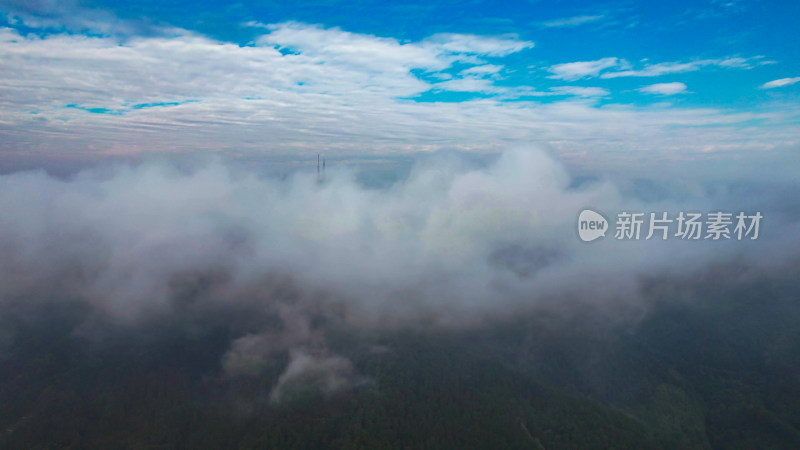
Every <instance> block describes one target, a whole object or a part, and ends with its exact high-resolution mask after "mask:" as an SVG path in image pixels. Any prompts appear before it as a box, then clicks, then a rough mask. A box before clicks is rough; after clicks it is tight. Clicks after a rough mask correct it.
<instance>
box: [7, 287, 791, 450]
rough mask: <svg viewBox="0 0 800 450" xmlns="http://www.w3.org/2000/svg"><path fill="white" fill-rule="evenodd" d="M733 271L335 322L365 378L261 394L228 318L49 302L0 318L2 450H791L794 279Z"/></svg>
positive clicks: (263, 389) (277, 366) (334, 331)
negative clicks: (496, 314)
mask: <svg viewBox="0 0 800 450" xmlns="http://www.w3.org/2000/svg"><path fill="white" fill-rule="evenodd" d="M726 284H727V286H726V287H722V285H720V284H718V283H716V282H715V281H713V280H712V281H704V282H702V283H696V284H695V285H694V286H688V287H686V286H684V287H681V288H675V284H674V283H670V284H667V285H660V284H659V282H658V281H653V282H652V283H651V285H650V286H649V288H648V289H650V296H651V297H652V306H651V308H650V310H649V311H648V313H647V314H646V315H645V316H644V317H643V318H641V319H640V320H638V321H635V322H630V321H625V322H621V323H620V324H613V325H609V324H603V323H601V322H602V321H592V320H591V319H589V318H585V317H579V318H573V319H572V320H566V319H564V318H563V317H562V316H560V315H558V314H555V313H552V312H550V313H548V312H542V311H540V312H537V313H533V312H532V313H531V314H529V315H519V316H517V317H514V318H513V319H509V318H505V319H503V320H497V321H487V322H486V323H484V324H481V325H475V326H470V327H452V328H441V327H424V326H418V327H403V328H399V329H397V328H396V329H392V330H384V331H379V330H375V329H371V330H354V329H350V328H346V327H330V329H328V330H327V331H326V333H327V341H328V344H327V345H329V346H330V347H331V348H332V349H335V350H336V351H337V352H338V353H339V354H343V355H346V356H347V357H348V358H349V359H350V360H351V361H353V364H354V366H355V367H354V372H355V373H357V374H358V378H359V380H360V381H359V382H357V383H353V384H352V385H351V386H350V387H349V388H348V389H344V390H339V391H336V392H335V393H332V394H327V393H325V392H323V391H322V390H321V389H320V387H319V386H316V385H314V384H313V383H309V384H308V385H302V384H300V385H298V386H296V388H295V389H293V390H291V391H290V393H289V394H288V397H285V398H284V400H283V401H281V402H280V403H276V402H274V401H270V397H269V392H270V390H271V388H272V386H273V385H274V384H275V382H276V379H277V377H278V375H279V373H280V372H281V368H282V367H283V366H284V365H285V363H286V361H285V357H284V358H283V360H281V358H280V357H278V358H277V359H276V361H274V365H273V366H271V367H267V368H266V369H265V370H264V371H263V372H262V373H261V374H260V375H259V376H239V377H231V376H225V375H224V374H223V373H222V368H221V360H222V357H223V354H224V353H225V351H226V350H227V349H228V348H229V347H230V345H231V339H232V336H231V330H230V329H229V328H227V327H226V326H225V323H226V322H225V319H224V318H220V319H218V320H217V321H216V323H215V324H214V326H207V327H200V328H195V329H191V330H188V329H187V328H186V327H177V326H175V324H174V323H154V324H151V325H149V326H148V327H147V328H145V329H137V330H136V333H137V334H138V335H139V336H141V335H144V336H146V338H141V337H139V338H136V339H134V338H132V337H131V336H130V335H129V334H130V333H131V332H132V331H131V330H125V329H120V330H118V331H107V332H106V333H105V334H104V335H103V337H102V339H99V338H96V337H94V338H93V337H91V336H89V337H87V336H86V335H85V334H80V333H76V331H75V330H76V327H78V326H79V325H80V324H81V323H82V322H83V321H84V320H85V317H84V313H85V311H83V310H82V309H81V308H80V307H79V306H75V305H70V304H69V303H68V302H49V303H43V305H47V308H48V309H47V310H45V309H44V306H41V308H42V309H40V310H37V311H38V312H39V314H38V316H36V319H35V320H31V319H26V320H22V319H21V317H23V316H25V315H23V314H21V313H20V314H17V315H16V316H15V315H14V314H13V313H8V314H6V315H5V316H4V317H3V319H2V322H3V325H4V329H6V330H11V329H13V330H14V337H13V338H9V337H6V338H5V339H4V342H5V344H4V347H3V348H2V351H1V352H0V355H1V356H0V447H2V448H14V449H16V448H19V449H23V448H24V449H36V448H242V449H245V448H370V449H380V448H534V449H542V448H546V449H559V448H571V449H575V448H637V449H641V448H664V449H674V448H683V449H691V448H725V449H727V448H753V449H755V448H759V449H764V448H786V449H796V448H800V304H799V303H798V301H797V300H798V298H797V291H796V288H795V287H794V284H796V282H792V281H791V280H790V281H786V280H784V281H783V282H782V281H780V280H774V279H764V280H756V281H751V282H748V283H747V284H746V285H745V286H743V285H742V284H737V283H735V282H733V283H726ZM687 290H690V291H691V292H692V293H693V297H692V299H691V300H687V301H676V300H675V298H677V297H681V292H684V291H687ZM684 297H685V296H684ZM698 299H700V300H698ZM20 307H21V306H20ZM29 316H30V315H27V316H26V317H29Z"/></svg>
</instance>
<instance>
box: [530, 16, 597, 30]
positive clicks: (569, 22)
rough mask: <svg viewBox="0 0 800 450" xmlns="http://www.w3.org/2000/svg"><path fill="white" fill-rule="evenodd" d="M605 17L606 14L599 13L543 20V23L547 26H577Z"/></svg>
mask: <svg viewBox="0 0 800 450" xmlns="http://www.w3.org/2000/svg"><path fill="white" fill-rule="evenodd" d="M603 17H605V15H603V14H597V15H592V16H575V17H567V18H564V19H556V20H550V21H547V22H542V24H541V25H542V26H543V27H546V28H563V27H576V26H578V25H583V24H586V23H590V22H596V21H598V20H600V19H602V18H603Z"/></svg>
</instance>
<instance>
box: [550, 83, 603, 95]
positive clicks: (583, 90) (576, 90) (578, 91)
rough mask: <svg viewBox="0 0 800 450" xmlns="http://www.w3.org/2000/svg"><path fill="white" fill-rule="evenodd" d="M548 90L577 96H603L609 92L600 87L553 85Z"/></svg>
mask: <svg viewBox="0 0 800 450" xmlns="http://www.w3.org/2000/svg"><path fill="white" fill-rule="evenodd" d="M550 90H551V91H553V92H557V93H563V94H569V95H574V96H577V97H605V96H607V95H610V94H611V93H610V92H609V91H608V90H607V89H603V88H600V87H584V86H555V87H553V88H551V89H550Z"/></svg>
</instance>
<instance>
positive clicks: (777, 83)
mask: <svg viewBox="0 0 800 450" xmlns="http://www.w3.org/2000/svg"><path fill="white" fill-rule="evenodd" d="M795 83H800V77H794V78H781V79H778V80H772V81H769V82H767V83H764V84H762V85H761V86H760V88H761V89H774V88H779V87H784V86H791V85H793V84H795Z"/></svg>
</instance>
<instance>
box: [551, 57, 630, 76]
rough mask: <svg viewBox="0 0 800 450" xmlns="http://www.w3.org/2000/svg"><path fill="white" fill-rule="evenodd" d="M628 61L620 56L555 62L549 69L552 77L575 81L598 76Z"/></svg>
mask: <svg viewBox="0 0 800 450" xmlns="http://www.w3.org/2000/svg"><path fill="white" fill-rule="evenodd" d="M626 64H627V63H626V62H625V61H624V60H622V59H619V58H603V59H598V60H595V61H578V62H571V63H564V64H555V65H553V66H550V68H549V69H548V70H549V71H550V72H551V73H552V75H550V78H555V79H558V80H567V81H573V80H578V79H581V78H586V77H594V76H597V75H598V74H599V73H600V72H601V71H603V70H605V69H608V68H611V67H620V66H625V65H626Z"/></svg>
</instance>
